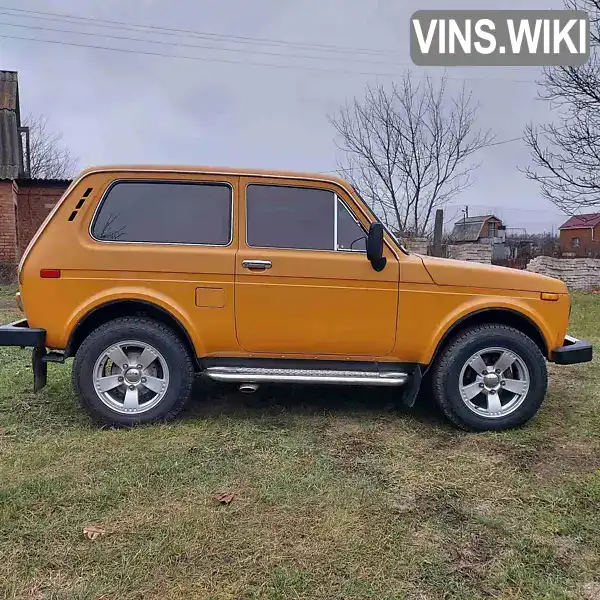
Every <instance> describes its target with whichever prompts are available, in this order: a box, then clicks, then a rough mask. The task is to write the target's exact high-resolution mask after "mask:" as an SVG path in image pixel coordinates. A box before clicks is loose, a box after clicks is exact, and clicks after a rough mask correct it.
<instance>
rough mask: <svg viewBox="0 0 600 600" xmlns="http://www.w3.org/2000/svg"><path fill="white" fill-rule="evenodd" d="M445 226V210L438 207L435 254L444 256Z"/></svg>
mask: <svg viewBox="0 0 600 600" xmlns="http://www.w3.org/2000/svg"><path fill="white" fill-rule="evenodd" d="M443 227H444V211H443V210H442V209H441V208H438V209H437V210H436V211H435V225H434V227H433V255H434V256H440V257H441V256H442V230H443Z"/></svg>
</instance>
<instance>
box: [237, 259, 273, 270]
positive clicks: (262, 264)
mask: <svg viewBox="0 0 600 600" xmlns="http://www.w3.org/2000/svg"><path fill="white" fill-rule="evenodd" d="M272 266H273V264H272V263H271V261H270V260H244V261H242V267H245V268H246V269H251V270H256V271H265V270H266V269H270V268H271V267H272Z"/></svg>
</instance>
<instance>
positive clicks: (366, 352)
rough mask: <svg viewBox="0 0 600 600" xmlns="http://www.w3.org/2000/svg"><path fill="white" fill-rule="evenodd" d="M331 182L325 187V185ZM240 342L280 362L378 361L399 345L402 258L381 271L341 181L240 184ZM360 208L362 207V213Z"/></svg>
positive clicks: (237, 292) (388, 254) (391, 260)
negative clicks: (299, 359) (312, 358)
mask: <svg viewBox="0 0 600 600" xmlns="http://www.w3.org/2000/svg"><path fill="white" fill-rule="evenodd" d="M320 186H325V187H320ZM240 197H241V199H242V201H241V211H240V228H241V231H240V232H239V233H240V236H239V237H240V246H239V249H238V252H237V256H236V264H235V313H236V332H237V337H238V342H239V344H240V346H241V347H242V348H244V350H246V351H248V352H252V353H267V354H270V355H278V356H287V355H291V356H294V355H295V356H298V355H302V356H345V357H365V358H372V357H377V356H385V355H386V354H389V353H390V352H391V351H392V349H393V347H394V343H395V336H396V318H397V309H398V280H399V265H398V259H397V258H396V256H395V254H394V253H393V252H392V251H391V250H390V248H388V247H386V248H385V255H386V258H387V266H386V268H385V269H383V270H382V271H380V272H377V271H375V270H374V269H373V267H372V266H371V264H370V262H369V261H368V260H367V257H366V252H365V236H366V226H367V221H366V218H365V217H364V215H362V214H361V215H360V216H359V218H362V219H363V222H362V223H361V222H360V221H359V220H358V218H357V217H356V216H355V214H358V211H357V212H356V213H354V212H353V210H352V206H353V200H352V199H351V198H350V197H348V196H347V195H345V193H344V192H343V191H342V190H341V189H337V188H336V186H335V184H333V183H331V184H329V183H327V184H325V183H323V184H320V183H316V182H311V181H285V182H282V181H281V180H278V179H275V178H273V179H265V178H252V177H248V178H241V179H240ZM354 210H356V208H354Z"/></svg>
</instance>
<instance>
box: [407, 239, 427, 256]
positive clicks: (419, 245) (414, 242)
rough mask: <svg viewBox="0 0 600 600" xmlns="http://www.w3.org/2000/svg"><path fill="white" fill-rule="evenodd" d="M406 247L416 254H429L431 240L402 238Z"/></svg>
mask: <svg viewBox="0 0 600 600" xmlns="http://www.w3.org/2000/svg"><path fill="white" fill-rule="evenodd" d="M402 242H403V244H404V247H405V248H406V249H407V250H408V251H410V252H414V253H415V254H427V246H429V240H428V239H427V238H402Z"/></svg>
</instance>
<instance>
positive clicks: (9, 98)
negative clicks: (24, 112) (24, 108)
mask: <svg viewBox="0 0 600 600" xmlns="http://www.w3.org/2000/svg"><path fill="white" fill-rule="evenodd" d="M0 109H6V110H14V111H18V109H19V80H18V76H17V73H15V72H14V71H0Z"/></svg>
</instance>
